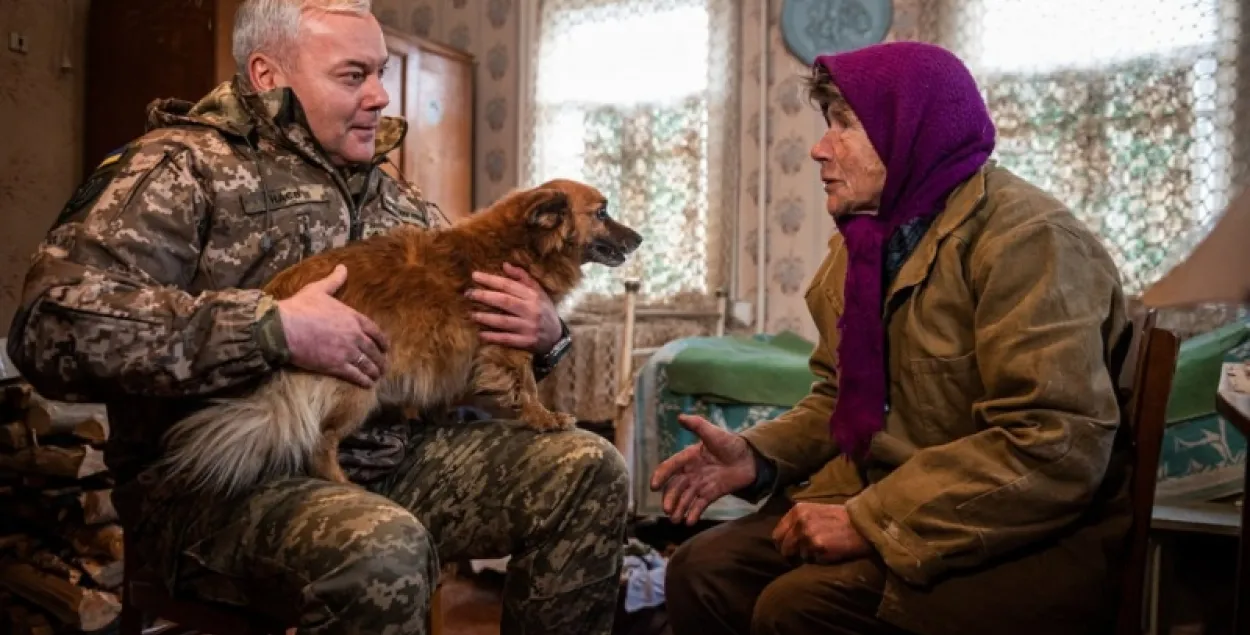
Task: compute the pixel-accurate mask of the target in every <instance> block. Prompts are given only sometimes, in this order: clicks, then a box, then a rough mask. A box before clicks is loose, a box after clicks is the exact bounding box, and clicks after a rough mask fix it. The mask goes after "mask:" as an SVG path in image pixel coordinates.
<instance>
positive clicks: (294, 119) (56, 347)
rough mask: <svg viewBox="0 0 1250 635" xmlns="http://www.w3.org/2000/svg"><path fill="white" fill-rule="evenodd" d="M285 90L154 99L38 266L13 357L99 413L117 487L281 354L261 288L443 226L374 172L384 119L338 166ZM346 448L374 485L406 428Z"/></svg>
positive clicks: (232, 86)
mask: <svg viewBox="0 0 1250 635" xmlns="http://www.w3.org/2000/svg"><path fill="white" fill-rule="evenodd" d="M303 122H304V119H303V111H302V109H301V108H300V105H299V103H298V102H297V101H296V99H295V96H294V94H293V93H292V92H291V91H290V90H289V89H279V90H275V91H271V92H268V93H263V94H254V93H248V92H246V91H245V90H243V89H242V87H241V85H240V84H239V83H238V80H237V79H236V80H234V81H232V82H226V83H223V84H222V85H220V86H218V87H217V88H216V89H214V90H213V91H212V92H211V93H210V94H208V95H207V96H206V97H204V98H203V99H202V100H201V101H200V102H199V103H195V104H192V103H189V102H185V101H179V100H161V101H157V102H153V104H152V105H151V106H150V107H149V110H148V130H147V132H146V133H145V134H144V135H143V136H142V137H140V138H139V139H137V140H135V141H134V142H132V143H130V144H128V145H127V146H126V147H125V148H123V149H121V150H119V151H118V152H116V153H114V154H113V155H112V156H110V157H109V158H107V159H106V160H105V161H104V162H103V164H101V166H100V167H99V168H98V169H97V170H96V171H95V173H94V174H92V175H91V176H90V177H89V178H88V179H86V181H85V182H84V183H83V185H82V186H81V187H80V188H79V190H78V191H77V192H76V193H75V195H74V196H73V198H72V199H71V200H70V201H69V203H68V204H67V205H66V207H65V209H64V210H63V211H62V213H61V216H60V217H59V218H58V219H57V221H56V224H55V225H54V226H53V228H52V229H51V231H50V232H49V234H48V236H47V237H46V238H45V240H44V242H43V243H42V244H41V245H40V246H39V248H38V250H37V252H36V253H35V255H34V256H33V260H32V264H31V268H30V271H29V273H28V274H27V277H26V280H25V285H24V289H23V293H22V301H21V307H20V309H19V311H18V314H17V316H16V318H15V319H14V321H13V324H12V326H11V330H10V333H9V345H8V353H9V356H10V357H12V359H13V361H14V362H15V364H16V365H17V366H18V368H19V369H20V370H21V372H22V373H23V374H24V375H25V377H26V378H27V379H28V380H29V381H30V382H31V383H32V384H33V385H34V387H35V388H36V390H38V391H39V392H40V393H42V394H43V395H45V396H48V397H50V398H55V399H63V400H67V401H92V402H103V403H105V404H107V406H108V412H109V417H110V423H111V424H112V426H111V427H112V437H111V439H110V442H109V447H108V448H107V450H106V459H107V461H108V463H109V467H110V469H111V470H112V471H113V472H114V474H115V475H116V477H117V478H118V479H119V480H127V479H129V478H131V477H133V476H134V475H136V474H138V473H139V472H140V471H142V470H143V468H144V466H145V465H146V464H147V463H149V462H150V461H151V460H152V459H153V458H155V456H156V454H157V452H158V451H159V448H158V443H159V439H160V435H161V434H162V433H163V432H164V430H165V429H166V427H167V426H168V425H169V424H170V423H172V422H173V421H175V420H176V419H178V418H180V417H182V416H185V415H186V414H187V413H188V412H190V411H192V410H193V409H195V408H197V407H198V406H199V405H200V404H202V403H203V402H202V400H203V399H205V398H208V397H216V396H221V395H227V394H230V393H231V392H234V391H240V390H243V389H246V388H247V387H249V386H251V385H254V383H255V382H256V381H257V380H258V379H260V378H262V377H264V376H265V375H266V374H268V373H270V372H271V371H273V370H274V369H275V368H276V367H278V366H279V365H281V364H282V363H283V362H284V361H285V360H286V357H287V352H286V346H285V341H284V340H283V336H282V328H281V325H280V324H279V323H278V322H277V317H276V316H277V313H276V309H275V308H274V305H273V299H272V298H270V297H268V296H266V294H264V293H263V292H262V291H260V290H259V288H260V287H262V286H263V285H264V284H265V283H266V281H268V280H269V279H270V277H271V276H273V275H274V274H275V273H277V272H278V271H280V270H281V269H283V268H284V267H287V266H289V265H291V264H294V263H296V262H298V261H299V260H300V259H301V258H303V257H304V256H307V255H310V254H313V253H316V252H319V251H321V250H324V249H327V248H330V247H335V246H340V245H343V244H345V243H346V242H347V241H349V240H353V239H357V238H361V237H365V236H369V235H372V234H374V233H376V232H380V231H384V230H386V229H388V228H391V227H394V226H396V225H399V224H401V223H416V224H418V225H422V226H426V227H428V226H430V224H431V223H434V222H436V218H435V216H438V215H435V216H431V215H430V214H431V212H433V211H434V210H435V208H433V207H432V206H429V205H427V203H426V202H424V201H423V200H422V198H421V195H420V193H419V192H418V191H416V190H415V189H414V188H413V187H411V186H409V185H407V184H405V183H403V182H401V181H399V180H396V179H394V178H392V177H391V176H389V175H388V174H387V173H386V172H384V171H383V170H382V168H381V165H382V163H384V162H385V161H386V156H387V153H388V152H390V151H391V150H393V149H394V148H396V147H397V146H398V145H399V144H400V143H401V142H402V140H403V137H404V135H405V133H406V131H407V125H406V123H405V122H404V121H403V120H401V119H394V118H384V119H383V121H382V124H381V126H380V128H379V131H378V136H377V143H376V146H377V150H376V153H375V155H374V160H373V161H372V163H371V164H369V165H367V166H362V167H359V168H356V169H353V170H350V171H345V170H340V169H336V168H335V167H334V166H333V165H332V164H331V163H330V162H329V160H328V159H327V158H326V156H325V154H324V153H323V152H322V151H321V150H320V149H319V148H318V146H317V144H316V142H315V141H314V139H313V138H312V135H311V133H310V132H309V130H308V128H307V126H306V124H304V123H303ZM375 423H377V425H368V426H365V427H364V428H363V430H362V432H361V433H360V434H359V435H358V437H357V438H354V439H352V440H350V442H347V443H345V444H344V456H343V462H344V467H345V468H346V469H348V471H349V472H353V471H354V472H355V473H354V474H353V476H358V477H360V476H368V475H369V474H370V473H376V472H377V471H378V470H384V469H385V468H386V467H388V466H390V465H394V464H395V463H396V462H397V461H398V460H399V457H400V456H402V454H403V449H404V446H405V443H406V440H407V437H406V426H404V425H403V424H402V422H399V421H395V422H393V423H392V424H390V425H384V424H381V423H380V422H375Z"/></svg>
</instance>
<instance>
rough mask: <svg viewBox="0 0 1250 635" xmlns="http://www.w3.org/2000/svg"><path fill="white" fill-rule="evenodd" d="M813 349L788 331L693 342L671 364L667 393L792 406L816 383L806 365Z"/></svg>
mask: <svg viewBox="0 0 1250 635" xmlns="http://www.w3.org/2000/svg"><path fill="white" fill-rule="evenodd" d="M814 348H815V344H813V343H812V342H809V341H807V340H805V339H803V338H802V337H800V336H799V335H797V334H795V333H792V332H789V331H783V332H781V333H778V334H776V335H758V336H754V337H743V336H730V337H719V338H718V337H696V338H691V339H690V340H689V341H688V342H687V346H686V347H684V348H683V349H682V350H681V351H680V352H678V353H677V355H676V356H675V357H674V358H673V360H672V361H671V362H669V363H668V369H667V370H668V390H669V391H671V392H674V393H677V394H685V395H699V396H700V397H701V398H703V399H705V400H709V401H719V402H722V403H740V404H754V405H772V406H781V407H785V408H789V407H791V406H793V405H794V404H795V403H797V402H798V401H799V400H800V399H802V398H803V397H805V396H807V393H808V391H810V390H811V387H812V382H814V381H816V377H815V375H813V374H812V372H811V370H810V369H809V367H808V359H809V358H810V357H811V355H812V350H813V349H814Z"/></svg>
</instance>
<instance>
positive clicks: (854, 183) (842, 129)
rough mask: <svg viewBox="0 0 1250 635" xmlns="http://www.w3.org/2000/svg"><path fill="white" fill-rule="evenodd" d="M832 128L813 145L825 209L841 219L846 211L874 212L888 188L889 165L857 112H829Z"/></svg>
mask: <svg viewBox="0 0 1250 635" xmlns="http://www.w3.org/2000/svg"><path fill="white" fill-rule="evenodd" d="M825 121H827V122H828V123H829V129H828V130H826V131H825V134H824V136H822V137H821V138H820V140H819V141H817V142H816V145H813V146H812V159H813V160H814V161H816V162H817V163H819V164H820V180H821V182H823V183H824V184H825V210H826V211H827V212H829V215H830V216H832V217H834V218H838V217H839V216H843V215H845V214H854V213H867V214H874V213H876V211H877V208H878V206H880V205H881V191H882V190H883V189H884V188H885V165H884V164H883V163H882V162H881V157H879V156H877V151H876V150H875V149H874V148H873V147H872V142H871V141H869V140H868V134H867V133H866V132H864V127H863V126H862V125H860V123H859V119H857V118H856V117H855V115H854V113H851V112H850V111H849V110H846V111H843V112H826V113H825Z"/></svg>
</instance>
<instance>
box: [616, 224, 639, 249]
mask: <svg viewBox="0 0 1250 635" xmlns="http://www.w3.org/2000/svg"><path fill="white" fill-rule="evenodd" d="M621 242H622V243H624V245H625V251H633V250H635V249H637V248H638V246H639V245H641V244H642V236H640V235H639V234H638V232H636V231H634V230H632V229H630V228H628V227H626V228H625V240H623V241H621Z"/></svg>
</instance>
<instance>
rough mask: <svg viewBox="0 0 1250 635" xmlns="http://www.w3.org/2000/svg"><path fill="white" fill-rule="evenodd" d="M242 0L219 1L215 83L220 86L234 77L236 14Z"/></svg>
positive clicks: (216, 22)
mask: <svg viewBox="0 0 1250 635" xmlns="http://www.w3.org/2000/svg"><path fill="white" fill-rule="evenodd" d="M240 2H242V0H217V16H216V18H215V20H214V23H213V29H214V31H215V32H216V47H217V51H216V59H217V61H216V66H217V69H216V70H217V73H216V76H215V77H214V83H216V84H220V83H222V82H224V81H227V80H229V79H230V78H232V77H234V73H235V66H236V65H235V63H234V42H233V41H232V40H233V39H234V13H235V11H236V10H237V9H238V8H239V3H240Z"/></svg>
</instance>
